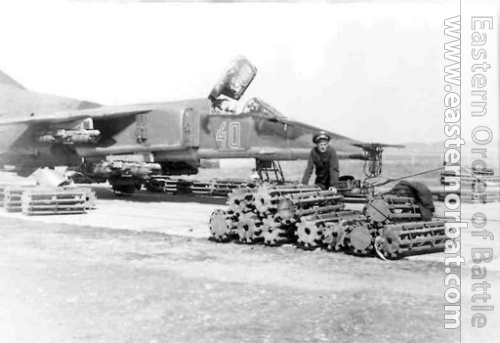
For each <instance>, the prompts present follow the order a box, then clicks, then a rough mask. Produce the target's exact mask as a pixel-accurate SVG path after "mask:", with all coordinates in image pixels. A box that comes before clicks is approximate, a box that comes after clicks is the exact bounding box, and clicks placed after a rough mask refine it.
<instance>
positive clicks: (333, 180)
mask: <svg viewBox="0 0 500 343" xmlns="http://www.w3.org/2000/svg"><path fill="white" fill-rule="evenodd" d="M313 169H316V181H315V184H317V185H319V186H320V187H321V188H322V189H328V188H329V187H337V183H338V181H339V159H338V158H337V152H336V151H335V149H333V148H332V147H331V146H328V147H327V148H326V151H325V152H324V153H320V152H319V151H318V148H316V147H315V148H314V149H312V150H311V154H310V155H309V160H308V161H307V167H306V170H305V171H304V177H303V178H302V183H303V184H304V185H307V184H308V183H309V179H310V178H311V175H312V172H313Z"/></svg>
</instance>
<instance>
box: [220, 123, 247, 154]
mask: <svg viewBox="0 0 500 343" xmlns="http://www.w3.org/2000/svg"><path fill="white" fill-rule="evenodd" d="M240 132H241V127H240V123H239V122H233V121H232V122H229V125H228V123H227V122H222V124H221V126H220V127H219V130H218V131H217V134H216V135H215V140H216V141H217V142H219V143H220V145H221V148H222V149H227V148H229V149H238V148H239V147H240V139H241V136H240Z"/></svg>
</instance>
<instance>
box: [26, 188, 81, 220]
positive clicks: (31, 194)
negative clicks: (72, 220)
mask: <svg viewBox="0 0 500 343" xmlns="http://www.w3.org/2000/svg"><path fill="white" fill-rule="evenodd" d="M87 195H88V192H87V190H86V189H83V188H74V189H60V188H52V189H32V190H26V191H25V192H24V193H23V194H22V201H21V203H22V212H23V214H25V215H51V214H80V213H85V209H86V206H87V201H86V200H87Z"/></svg>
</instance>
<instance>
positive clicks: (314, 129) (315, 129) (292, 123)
mask: <svg viewBox="0 0 500 343" xmlns="http://www.w3.org/2000/svg"><path fill="white" fill-rule="evenodd" d="M266 119H268V120H270V121H276V122H279V123H283V124H287V125H289V126H297V127H300V128H301V129H305V130H307V131H310V132H311V133H312V134H314V133H316V132H318V131H325V132H327V133H328V134H329V135H330V137H331V138H332V139H334V140H342V141H346V142H347V141H348V142H349V143H350V144H351V145H354V146H357V145H363V144H365V143H363V142H361V141H358V140H355V139H352V138H349V137H346V136H342V135H339V134H338V133H334V132H332V131H328V130H323V129H319V128H318V127H315V126H312V125H309V124H306V123H302V122H298V121H294V120H290V119H288V118H286V117H275V118H269V117H266Z"/></svg>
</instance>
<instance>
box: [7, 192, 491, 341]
mask: <svg viewBox="0 0 500 343" xmlns="http://www.w3.org/2000/svg"><path fill="white" fill-rule="evenodd" d="M99 192H100V193H99V201H98V206H97V209H96V210H93V211H90V212H89V213H87V214H84V215H76V216H47V217H26V216H23V215H21V214H10V213H6V212H4V211H3V210H0V237H1V239H0V251H1V254H0V266H1V267H0V294H1V298H0V342H222V343H225V342H228V343H229V342H273V343H274V342H278V343H279V342H283V343H284V342H368V341H370V342H391V343H392V342H458V341H459V340H460V335H459V331H456V330H455V331H447V330H444V329H443V318H444V311H443V308H444V305H445V301H444V297H443V294H444V290H445V288H444V282H443V280H444V278H445V276H446V274H445V273H444V271H443V270H444V265H443V260H444V254H432V255H426V256H417V257H412V258H409V259H404V260H401V261H391V262H387V261H381V260H378V259H375V258H359V257H354V256H348V255H344V254H336V253H328V252H325V251H321V250H315V251H303V250H300V249H296V248H295V247H294V246H292V245H285V246H282V247H277V248H271V247H264V246H259V245H252V246H251V245H240V244H235V243H228V244H220V243H214V242H211V241H209V240H208V239H207V238H208V236H209V231H208V218H209V216H210V213H211V212H212V211H213V210H214V209H215V208H219V207H224V206H223V205H221V202H222V203H223V201H217V200H216V201H213V200H209V199H203V198H201V199H197V200H196V202H193V198H182V197H181V198H172V197H171V196H159V195H141V194H138V195H137V196H135V197H134V199H115V198H113V197H112V196H110V195H106V190H100V191H99ZM214 202H215V203H214ZM477 206H480V205H477ZM485 206H486V207H485V208H486V209H487V210H488V211H490V212H491V213H493V214H491V215H490V214H489V215H490V218H492V217H491V216H494V214H495V213H498V212H497V211H498V210H497V207H496V206H492V205H485ZM438 210H439V211H443V208H442V207H441V208H440V209H438ZM475 210H476V207H473V206H470V207H467V208H466V209H465V210H464V214H463V215H464V218H465V216H471V215H472V213H474V211H475ZM497 219H498V218H497ZM497 228H498V224H496V226H495V229H497ZM496 232H498V230H497V231H496ZM497 242H498V241H497ZM489 273H490V274H489V275H488V280H489V281H490V282H492V283H493V284H495V282H496V284H498V283H499V282H500V277H499V276H500V271H499V270H498V264H496V265H495V267H494V268H491V269H490V270H489ZM491 280H493V281H491Z"/></svg>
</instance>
